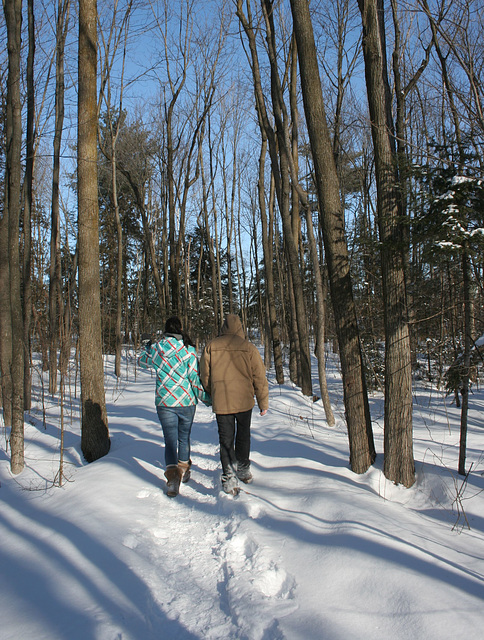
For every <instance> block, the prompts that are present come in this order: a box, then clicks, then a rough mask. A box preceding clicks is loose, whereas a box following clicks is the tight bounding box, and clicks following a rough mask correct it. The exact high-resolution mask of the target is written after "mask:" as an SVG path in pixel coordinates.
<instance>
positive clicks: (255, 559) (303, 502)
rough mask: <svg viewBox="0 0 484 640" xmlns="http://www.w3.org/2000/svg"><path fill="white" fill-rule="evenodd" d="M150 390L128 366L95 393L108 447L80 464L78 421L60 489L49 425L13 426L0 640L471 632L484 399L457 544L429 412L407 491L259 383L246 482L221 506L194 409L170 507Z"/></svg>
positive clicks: (210, 439)
mask: <svg viewBox="0 0 484 640" xmlns="http://www.w3.org/2000/svg"><path fill="white" fill-rule="evenodd" d="M153 385H154V381H153V379H152V378H151V376H150V374H149V373H145V372H141V373H139V374H138V378H137V380H136V382H134V381H131V382H129V383H125V384H123V385H122V386H121V388H120V389H116V388H114V386H113V389H112V391H110V392H109V393H108V394H107V402H108V407H109V419H110V432H111V436H112V447H111V451H110V453H109V455H108V456H106V457H105V458H103V459H102V460H99V461H97V462H96V463H93V464H91V465H86V464H84V463H83V462H82V460H81V456H80V452H79V434H78V433H76V428H75V423H74V427H72V428H70V429H68V431H67V433H66V447H67V448H66V461H67V463H68V464H67V472H68V475H69V477H70V481H69V482H66V483H65V484H64V486H63V487H62V488H61V489H59V488H48V485H49V482H50V481H51V480H52V478H53V477H54V476H55V473H56V465H57V464H58V451H57V447H58V444H57V443H58V428H57V423H56V420H55V419H54V418H52V419H51V420H50V422H49V423H48V424H47V429H46V430H45V431H44V429H43V427H42V426H41V425H40V423H38V422H37V421H36V420H32V424H26V443H27V446H26V459H27V465H28V466H27V469H26V470H25V472H24V473H23V474H21V476H20V477H18V478H12V477H11V476H10V475H9V473H8V461H7V457H6V456H5V454H4V453H3V452H2V455H1V456H0V473H1V476H0V481H1V487H0V498H1V500H2V503H3V504H2V508H1V510H0V539H1V540H2V544H1V545H0V616H1V619H2V626H1V629H0V639H1V640H24V639H25V638H27V637H35V638H36V640H90V639H91V638H92V640H176V639H179V640H192V639H198V640H205V639H206V640H222V639H224V640H226V639H233V640H307V638H314V639H316V640H347V639H348V638H355V639H356V640H359V639H360V638H362V639H363V638H365V639H366V638H371V639H372V640H388V638H392V640H416V639H417V640H418V639H420V638H422V639H423V638H425V640H447V639H449V640H450V638H454V637H456V636H457V635H461V634H462V633H465V635H466V637H468V638H472V639H473V638H478V637H481V636H482V627H483V624H484V613H483V608H482V602H483V600H484V520H483V518H482V515H481V514H482V510H483V508H484V477H483V475H482V461H481V451H482V448H484V437H481V435H480V434H481V432H482V426H481V424H482V420H481V418H479V416H480V414H481V411H482V409H483V408H484V398H483V397H482V396H479V397H477V398H475V406H476V407H477V409H476V410H475V413H473V414H472V416H471V421H472V422H471V433H470V438H471V442H473V443H474V446H473V449H472V451H475V461H476V466H477V468H478V469H480V470H481V471H480V472H479V473H476V474H474V475H473V476H472V478H470V485H471V486H470V490H469V493H468V498H469V500H468V502H466V515H467V517H468V518H469V521H470V523H471V527H472V528H471V530H470V531H463V532H462V533H461V534H460V535H459V533H458V532H457V531H456V530H454V531H453V530H452V527H453V525H454V524H455V518H456V514H455V512H453V511H452V491H453V480H452V476H450V475H449V472H448V470H447V469H445V468H443V467H442V465H439V464H433V463H432V462H429V461H433V460H436V459H437V456H441V454H442V453H443V452H444V451H445V455H446V456H448V457H449V456H450V453H451V447H453V446H454V449H455V445H454V444H453V441H452V439H454V441H455V440H457V439H458V431H456V430H455V429H454V428H452V432H451V431H449V423H448V421H446V422H445V423H442V424H439V422H438V420H435V419H434V418H433V417H432V416H433V415H436V414H437V412H436V411H435V410H434V409H432V412H433V413H432V414H431V415H430V416H429V414H425V413H424V410H423V408H422V409H420V410H419V411H420V413H419V412H416V414H417V415H422V416H423V418H422V425H421V427H420V428H419V425H418V423H417V425H416V438H415V442H416V458H417V460H425V464H423V463H422V462H419V463H418V479H417V483H416V485H415V487H413V488H412V489H410V490H405V489H402V488H400V487H395V486H393V485H391V484H390V483H388V482H387V481H386V480H385V479H384V477H383V475H382V472H381V460H380V459H378V460H377V464H376V465H375V466H374V467H373V468H371V469H370V470H369V471H368V472H367V473H366V474H364V475H362V476H356V475H355V474H352V473H351V471H350V470H349V469H348V461H347V458H348V451H347V436H346V433H345V429H344V424H343V422H342V420H341V419H339V420H338V421H337V425H336V427H335V428H333V429H329V428H328V427H327V426H326V424H325V421H324V417H323V416H322V408H321V407H320V406H319V404H316V405H314V404H313V403H312V402H311V401H310V400H308V399H305V398H303V397H302V396H301V394H300V393H299V392H298V390H296V389H292V388H291V386H290V385H286V386H284V387H283V388H279V387H276V386H275V385H271V410H270V413H269V414H268V415H267V416H265V417H264V418H261V417H260V416H259V415H258V414H257V412H256V411H254V416H253V429H252V434H253V438H252V440H253V442H252V467H253V473H254V477H255V481H254V484H253V485H248V486H244V487H243V489H244V491H242V492H241V494H240V496H239V497H238V498H236V499H234V498H232V497H229V496H226V495H225V494H223V493H222V492H221V491H220V463H219V454H218V444H217V431H216V426H215V420H214V418H213V415H212V413H211V410H210V409H208V408H206V407H204V406H199V407H198V408H197V414H196V418H195V423H194V427H193V432H192V460H193V468H192V469H193V470H192V478H191V480H190V482H189V483H188V484H183V485H182V487H181V493H180V495H179V496H178V497H177V498H175V499H170V498H168V497H167V496H166V495H165V494H164V491H163V487H164V477H163V467H164V465H163V440H162V436H161V430H160V427H159V424H158V422H157V417H156V413H155V410H154V406H153V394H154V388H153ZM421 406H422V407H424V403H422V405H421ZM445 413H446V415H447V414H449V415H450V420H451V421H454V423H456V422H457V421H458V420H457V415H456V414H455V412H453V409H449V410H446V412H445ZM377 414H378V409H375V408H374V410H373V415H377ZM433 420H434V422H432V421H433ZM429 425H431V426H432V429H433V431H432V434H431V435H430V432H429ZM374 426H375V435H376V440H377V447H379V450H380V451H381V439H382V433H381V429H380V428H379V426H378V424H375V425H374ZM437 434H438V435H437ZM438 437H439V438H440V440H439V441H437V438H438ZM478 438H480V439H479V440H478ZM436 442H442V444H437V445H436V444H435V443H436ZM436 447H437V448H436ZM470 455H472V454H471V453H470ZM478 465H480V467H479V466H478ZM23 489H37V490H36V491H25V490H23ZM40 489H42V490H40Z"/></svg>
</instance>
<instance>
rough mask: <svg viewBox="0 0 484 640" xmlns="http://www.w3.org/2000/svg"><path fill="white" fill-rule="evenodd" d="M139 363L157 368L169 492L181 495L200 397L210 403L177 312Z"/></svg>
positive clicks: (157, 395) (191, 346) (156, 401)
mask: <svg viewBox="0 0 484 640" xmlns="http://www.w3.org/2000/svg"><path fill="white" fill-rule="evenodd" d="M138 363H139V365H140V366H141V367H143V368H145V369H150V368H151V369H154V370H155V372H156V392H155V405H156V411H157V413H158V418H159V420H160V424H161V428H162V431H163V437H164V440H165V466H166V470H165V476H166V481H167V495H169V496H171V497H173V496H176V495H178V492H179V489H180V482H188V480H189V479H190V467H191V464H192V461H191V460H190V433H191V429H192V424H193V418H194V417H195V409H196V406H197V404H198V401H199V400H202V402H204V403H205V404H207V405H210V404H211V402H210V396H209V395H208V394H207V393H206V391H205V390H204V389H203V387H202V383H201V382H200V371H199V365H198V358H197V352H196V351H195V348H194V345H193V343H192V342H191V340H190V338H189V336H188V335H187V334H184V333H183V331H182V325H181V321H180V319H179V318H177V317H176V316H174V317H172V318H169V319H168V320H167V321H166V324H165V333H164V335H163V338H162V339H161V340H160V341H159V342H155V343H153V344H151V343H148V344H147V345H146V349H145V351H144V353H142V354H141V356H140V357H139V358H138Z"/></svg>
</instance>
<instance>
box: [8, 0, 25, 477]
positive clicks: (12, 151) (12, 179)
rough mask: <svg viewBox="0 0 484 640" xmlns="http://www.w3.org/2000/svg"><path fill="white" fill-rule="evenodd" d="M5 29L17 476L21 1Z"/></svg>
mask: <svg viewBox="0 0 484 640" xmlns="http://www.w3.org/2000/svg"><path fill="white" fill-rule="evenodd" d="M4 13H5V24H6V26H7V46H8V81H7V126H6V133H7V135H6V146H7V158H6V171H5V212H4V215H5V213H6V212H8V217H7V219H8V254H7V255H8V261H9V272H10V313H11V316H10V322H11V349H12V359H11V364H10V372H9V373H10V374H11V380H12V395H11V403H12V404H11V411H12V413H11V415H12V428H11V431H10V452H11V458H10V468H11V471H12V473H14V474H17V473H20V472H21V471H22V469H23V468H24V326H23V313H22V297H21V277H20V248H19V224H20V180H21V146H22V104H21V98H20V56H21V28H22V0H12V1H11V2H6V3H4Z"/></svg>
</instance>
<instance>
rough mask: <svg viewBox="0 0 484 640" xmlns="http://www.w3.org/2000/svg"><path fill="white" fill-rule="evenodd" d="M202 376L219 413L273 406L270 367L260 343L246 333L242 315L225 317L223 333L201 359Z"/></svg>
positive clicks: (210, 345)
mask: <svg viewBox="0 0 484 640" xmlns="http://www.w3.org/2000/svg"><path fill="white" fill-rule="evenodd" d="M200 379H201V381H202V384H203V386H204V387H205V390H206V391H207V392H208V393H209V394H210V395H211V396H212V407H213V411H214V412H215V413H220V414H227V413H240V412H242V411H249V410H250V409H252V408H253V406H254V404H255V402H254V395H255V396H256V398H257V404H258V405H259V409H260V410H261V411H265V410H266V409H268V408H269V387H268V384H267V378H266V370H265V366H264V363H263V362H262V358H261V357H260V354H259V352H258V351H257V349H256V347H255V346H254V345H253V344H252V343H251V342H249V341H248V340H247V339H246V337H245V334H244V330H243V328H242V323H241V321H240V318H239V317H238V316H236V315H233V314H230V315H228V316H227V317H226V318H225V321H224V324H223V326H222V330H221V332H220V336H219V337H218V338H215V339H214V340H212V341H211V342H209V343H208V344H207V346H206V347H205V349H204V351H203V353H202V357H201V359H200Z"/></svg>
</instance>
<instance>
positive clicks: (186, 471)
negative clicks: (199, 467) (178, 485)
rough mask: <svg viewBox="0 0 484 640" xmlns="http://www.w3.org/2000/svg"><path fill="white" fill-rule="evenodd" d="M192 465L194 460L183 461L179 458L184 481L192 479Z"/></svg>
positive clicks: (179, 466)
mask: <svg viewBox="0 0 484 640" xmlns="http://www.w3.org/2000/svg"><path fill="white" fill-rule="evenodd" d="M191 466H192V461H191V460H189V461H188V462H181V461H180V460H178V468H179V469H181V471H182V479H181V481H182V482H188V481H189V480H190V467H191Z"/></svg>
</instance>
